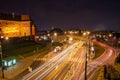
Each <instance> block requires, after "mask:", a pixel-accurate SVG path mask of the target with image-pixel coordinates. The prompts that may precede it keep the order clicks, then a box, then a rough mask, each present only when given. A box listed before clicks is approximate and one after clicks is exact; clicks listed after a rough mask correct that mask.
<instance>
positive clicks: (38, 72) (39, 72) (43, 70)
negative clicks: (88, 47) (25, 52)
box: [22, 42, 80, 80]
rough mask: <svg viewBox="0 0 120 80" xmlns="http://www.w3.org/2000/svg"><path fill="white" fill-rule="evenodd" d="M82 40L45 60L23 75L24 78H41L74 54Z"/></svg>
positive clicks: (31, 79) (27, 79)
mask: <svg viewBox="0 0 120 80" xmlns="http://www.w3.org/2000/svg"><path fill="white" fill-rule="evenodd" d="M79 44H80V42H77V43H74V44H73V45H71V46H70V47H68V48H67V49H65V50H64V51H62V52H61V53H59V54H58V55H57V56H55V57H54V58H52V59H50V60H49V61H47V62H45V63H44V64H43V65H41V66H40V67H38V68H37V69H35V70H33V71H32V72H31V73H29V74H27V75H25V76H24V77H22V80H41V79H43V78H44V77H45V76H47V75H48V74H49V73H50V72H51V71H53V70H54V69H55V68H56V67H57V66H58V65H60V64H61V63H62V62H64V60H66V59H67V57H68V56H70V55H72V53H73V52H74V51H75V50H76V49H78V48H76V47H77V46H78V45H79Z"/></svg>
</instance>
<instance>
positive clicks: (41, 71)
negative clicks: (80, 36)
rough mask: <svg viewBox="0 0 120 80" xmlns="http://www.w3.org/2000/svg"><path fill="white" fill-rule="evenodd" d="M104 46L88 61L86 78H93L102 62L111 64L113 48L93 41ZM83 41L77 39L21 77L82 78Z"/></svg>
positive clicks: (34, 79) (33, 79)
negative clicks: (95, 57) (103, 49)
mask: <svg viewBox="0 0 120 80" xmlns="http://www.w3.org/2000/svg"><path fill="white" fill-rule="evenodd" d="M95 42H96V43H97V44H99V45H101V46H102V47H104V48H105V52H104V53H103V54H102V55H101V56H100V57H99V58H97V59H95V60H92V61H90V62H88V65H87V79H88V80H93V79H95V76H96V72H97V70H99V68H100V66H102V65H104V64H113V63H114V59H115V57H116V55H115V51H114V49H113V48H111V47H109V46H107V45H105V44H103V43H100V42H97V41H95ZM83 43H84V41H79V42H76V43H74V44H72V45H71V46H69V47H68V48H66V49H65V50H63V51H62V52H60V53H58V54H57V55H56V56H55V57H53V58H51V59H50V60H48V61H47V62H45V63H44V64H43V65H41V66H39V67H38V68H36V69H35V70H33V71H32V72H31V73H29V74H27V75H25V76H23V77H22V80H84V76H85V75H84V68H85V54H86V51H87V50H86V47H85V46H82V45H83Z"/></svg>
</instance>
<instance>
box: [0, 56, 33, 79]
mask: <svg viewBox="0 0 120 80" xmlns="http://www.w3.org/2000/svg"><path fill="white" fill-rule="evenodd" d="M33 60H34V57H32V56H31V57H27V58H25V59H22V60H20V61H18V62H17V64H16V65H15V66H12V67H9V68H8V69H7V70H4V75H5V79H2V78H0V80H11V79H12V78H14V77H16V76H17V75H18V74H20V73H21V72H22V71H24V70H25V69H26V68H28V67H29V66H30V65H31V63H32V62H33ZM0 71H1V69H0ZM0 77H2V76H1V72H0Z"/></svg>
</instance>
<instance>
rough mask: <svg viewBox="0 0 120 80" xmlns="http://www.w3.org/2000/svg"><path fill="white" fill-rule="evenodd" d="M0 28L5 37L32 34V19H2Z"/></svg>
mask: <svg viewBox="0 0 120 80" xmlns="http://www.w3.org/2000/svg"><path fill="white" fill-rule="evenodd" d="M0 28H1V30H2V35H3V36H4V37H24V36H30V35H31V32H30V31H31V30H30V21H11V20H0Z"/></svg>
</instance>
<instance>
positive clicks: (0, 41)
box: [0, 30, 4, 79]
mask: <svg viewBox="0 0 120 80" xmlns="http://www.w3.org/2000/svg"><path fill="white" fill-rule="evenodd" d="M0 56H1V59H0V61H1V71H2V78H3V79H4V65H3V62H2V59H3V55H2V39H1V30H0Z"/></svg>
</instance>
